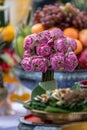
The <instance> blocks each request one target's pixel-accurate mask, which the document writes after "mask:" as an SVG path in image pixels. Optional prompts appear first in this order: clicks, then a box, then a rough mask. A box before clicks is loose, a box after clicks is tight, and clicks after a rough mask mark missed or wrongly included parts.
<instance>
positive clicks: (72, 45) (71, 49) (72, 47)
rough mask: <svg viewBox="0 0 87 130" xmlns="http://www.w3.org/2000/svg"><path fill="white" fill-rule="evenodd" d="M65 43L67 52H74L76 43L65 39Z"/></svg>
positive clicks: (67, 38)
mask: <svg viewBox="0 0 87 130" xmlns="http://www.w3.org/2000/svg"><path fill="white" fill-rule="evenodd" d="M66 42H67V45H68V50H69V51H75V50H76V48H77V44H76V41H75V40H74V39H72V38H69V37H66Z"/></svg>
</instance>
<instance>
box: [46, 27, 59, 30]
mask: <svg viewBox="0 0 87 130" xmlns="http://www.w3.org/2000/svg"><path fill="white" fill-rule="evenodd" d="M54 29H58V27H51V28H49V29H48V30H49V31H50V30H54Z"/></svg>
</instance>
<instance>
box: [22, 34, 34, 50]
mask: <svg viewBox="0 0 87 130" xmlns="http://www.w3.org/2000/svg"><path fill="white" fill-rule="evenodd" d="M35 42H36V34H31V35H29V36H27V37H26V38H25V40H24V48H25V50H28V51H29V52H30V49H33V48H34V46H35Z"/></svg>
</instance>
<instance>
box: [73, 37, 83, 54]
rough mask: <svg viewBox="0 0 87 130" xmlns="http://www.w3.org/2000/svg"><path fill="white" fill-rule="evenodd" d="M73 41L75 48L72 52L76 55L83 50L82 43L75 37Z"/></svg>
mask: <svg viewBox="0 0 87 130" xmlns="http://www.w3.org/2000/svg"><path fill="white" fill-rule="evenodd" d="M75 41H76V44H77V49H76V50H75V51H74V53H75V54H76V55H77V54H79V53H81V51H82V50H83V45H82V43H81V42H80V41H79V40H77V39H75Z"/></svg>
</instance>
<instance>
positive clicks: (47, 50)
mask: <svg viewBox="0 0 87 130" xmlns="http://www.w3.org/2000/svg"><path fill="white" fill-rule="evenodd" d="M36 52H37V55H40V56H44V57H48V56H50V55H51V53H52V50H51V47H50V46H49V45H47V44H39V45H38V46H37V48H36Z"/></svg>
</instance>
